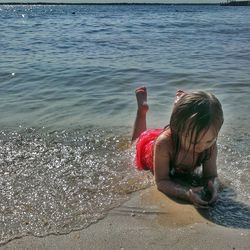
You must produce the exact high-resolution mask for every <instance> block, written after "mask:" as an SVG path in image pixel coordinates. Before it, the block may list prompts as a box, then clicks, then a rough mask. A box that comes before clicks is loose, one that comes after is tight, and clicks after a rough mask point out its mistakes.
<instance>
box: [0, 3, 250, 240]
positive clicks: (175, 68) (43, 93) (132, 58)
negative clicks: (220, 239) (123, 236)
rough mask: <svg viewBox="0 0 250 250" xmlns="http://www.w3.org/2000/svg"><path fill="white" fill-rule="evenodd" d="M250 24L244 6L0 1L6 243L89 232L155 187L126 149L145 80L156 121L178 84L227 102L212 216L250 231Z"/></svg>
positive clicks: (0, 149)
mask: <svg viewBox="0 0 250 250" xmlns="http://www.w3.org/2000/svg"><path fill="white" fill-rule="evenodd" d="M73 12H75V14H72V13H73ZM249 27H250V9H249V8H240V7H239V8H225V7H221V6H156V5H155V6H146V5H145V6H115V5H113V6H112V5H109V6H104V5H103V6H53V5H52V6H42V5H41V6H32V5H31V6H7V5H6V6H0V32H1V35H0V45H1V46H0V54H1V57H0V110H1V119H0V131H1V133H0V155H1V156H0V190H1V203H0V211H1V213H0V214H1V221H0V223H1V227H0V228H1V243H4V242H7V241H8V240H10V239H12V238H15V237H18V236H21V235H26V234H33V235H47V234H49V233H67V232H69V231H71V230H75V229H79V228H84V227H86V226H88V225H89V224H91V223H93V222H94V221H96V220H98V219H99V218H101V217H103V216H104V215H105V214H106V211H108V210H109V209H111V208H112V207H114V206H117V205H119V204H120V203H121V202H123V201H124V200H125V199H126V198H127V194H128V193H130V192H132V191H135V190H138V189H141V188H144V187H147V186H148V185H150V184H152V177H151V176H150V175H149V174H147V173H142V172H137V171H135V170H134V168H133V157H134V153H133V150H132V149H130V150H127V142H128V141H129V136H130V131H131V128H132V124H133V119H134V115H135V109H136V103H135V98H134V93H133V91H134V88H135V87H136V86H138V85H142V84H145V85H146V86H147V87H148V93H149V97H148V101H149V104H150V112H149V113H148V124H149V126H150V127H163V126H165V125H166V124H167V123H168V119H169V115H170V112H171V107H172V102H173V97H174V93H175V91H176V90H177V89H184V90H190V89H202V90H208V91H211V92H213V93H214V94H216V96H217V97H218V98H219V99H220V100H221V102H222V105H223V108H224V113H225V124H224V125H223V129H222V131H221V135H220V138H219V140H218V143H219V154H218V171H219V175H220V177H221V179H222V181H223V183H225V186H226V188H225V189H224V192H223V193H222V195H221V198H220V200H219V202H218V204H217V206H216V207H215V208H213V209H211V210H210V211H209V212H208V213H209V215H208V216H209V217H210V219H211V220H213V221H215V222H216V223H218V224H222V225H226V226H231V227H243V228H249V222H248V221H250V220H249V206H250V197H249V193H250V186H249V181H248V180H249V177H250V170H249V144H250V143H249V122H250V119H249V114H248V113H249V111H248V109H249V107H250V101H249V94H250V80H249V79H250V71H249V66H248V65H249V59H250V49H249V48H248V47H249V46H247V44H249V43H250V30H249V29H250V28H249ZM235 211H237V213H236V212H235Z"/></svg>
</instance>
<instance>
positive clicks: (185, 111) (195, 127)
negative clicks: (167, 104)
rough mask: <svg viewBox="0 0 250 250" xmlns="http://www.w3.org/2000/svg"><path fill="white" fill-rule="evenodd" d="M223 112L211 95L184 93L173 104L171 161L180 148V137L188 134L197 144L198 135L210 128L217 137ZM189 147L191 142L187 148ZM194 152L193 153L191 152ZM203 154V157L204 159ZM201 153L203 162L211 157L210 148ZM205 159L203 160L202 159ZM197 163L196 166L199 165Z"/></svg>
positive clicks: (176, 155) (174, 158)
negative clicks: (172, 149)
mask: <svg viewBox="0 0 250 250" xmlns="http://www.w3.org/2000/svg"><path fill="white" fill-rule="evenodd" d="M223 121H224V119H223V111H222V107H221V104H220V102H219V100H218V99H217V98H216V97H215V96H214V95H213V94H211V93H207V92H203V91H197V92H190V93H184V92H183V95H182V96H181V97H180V98H179V100H178V101H177V102H176V103H175V104H174V107H173V111H172V115H171V118H170V124H169V127H170V129H171V132H172V133H171V134H172V140H173V146H174V152H173V161H174V163H176V160H177V157H178V153H179V151H180V147H181V136H182V135H184V136H185V135H187V134H189V135H190V136H191V138H193V140H194V145H193V147H194V148H195V144H196V143H197V140H198V137H199V135H201V134H202V133H204V132H206V131H208V129H210V128H212V129H213V130H214V134H215V135H217V134H218V132H219V130H220V128H221V126H222V124H223ZM190 147H191V142H190V144H189V148H190ZM194 148H193V149H194ZM193 152H194V151H193ZM204 153H205V157H204ZM204 153H203V156H202V158H203V160H202V159H198V161H202V162H203V161H204V160H207V159H209V157H210V156H211V148H210V149H207V150H205V152H204ZM199 158H200V157H199ZM204 158H205V159H204ZM202 162H199V163H198V164H201V163H202Z"/></svg>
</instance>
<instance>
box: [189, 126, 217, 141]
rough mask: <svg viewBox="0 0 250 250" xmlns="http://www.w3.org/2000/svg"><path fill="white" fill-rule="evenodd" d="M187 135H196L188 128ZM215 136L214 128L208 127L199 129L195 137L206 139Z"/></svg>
mask: <svg viewBox="0 0 250 250" xmlns="http://www.w3.org/2000/svg"><path fill="white" fill-rule="evenodd" d="M187 135H188V136H192V137H196V132H195V131H192V130H189V131H187ZM215 137H217V132H216V131H215V129H214V128H212V127H211V128H209V129H204V130H201V131H200V132H199V135H198V137H197V139H198V140H201V139H202V140H203V139H205V140H207V139H214V138H215Z"/></svg>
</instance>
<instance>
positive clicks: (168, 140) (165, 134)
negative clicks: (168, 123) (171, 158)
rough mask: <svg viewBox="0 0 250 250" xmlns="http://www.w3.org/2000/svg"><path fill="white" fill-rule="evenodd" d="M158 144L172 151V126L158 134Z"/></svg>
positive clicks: (156, 143)
mask: <svg viewBox="0 0 250 250" xmlns="http://www.w3.org/2000/svg"><path fill="white" fill-rule="evenodd" d="M155 145H156V146H161V147H166V150H167V151H172V149H173V140H172V134H171V130H170V128H166V129H164V130H163V131H162V133H161V134H160V135H159V136H158V138H157V139H156V142H155Z"/></svg>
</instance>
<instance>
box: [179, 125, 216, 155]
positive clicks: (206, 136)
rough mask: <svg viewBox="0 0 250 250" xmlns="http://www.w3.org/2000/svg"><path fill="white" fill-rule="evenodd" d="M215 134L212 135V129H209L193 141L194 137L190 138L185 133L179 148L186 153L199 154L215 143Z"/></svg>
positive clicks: (188, 134) (189, 135)
mask: <svg viewBox="0 0 250 250" xmlns="http://www.w3.org/2000/svg"><path fill="white" fill-rule="evenodd" d="M216 139H217V134H215V133H214V129H212V128H210V129H208V130H207V131H204V132H201V133H200V134H199V136H198V138H197V141H195V135H193V137H191V134H190V133H187V134H185V135H183V136H182V137H181V146H182V147H183V148H184V149H185V150H188V151H191V152H193V151H195V153H201V152H203V151H204V150H206V149H208V148H210V147H211V146H212V145H213V144H214V143H215V141H216Z"/></svg>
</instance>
